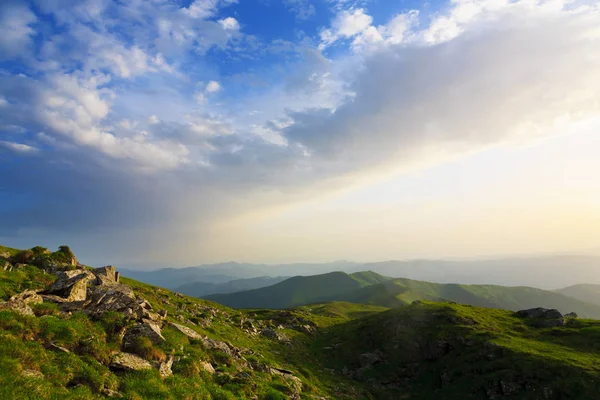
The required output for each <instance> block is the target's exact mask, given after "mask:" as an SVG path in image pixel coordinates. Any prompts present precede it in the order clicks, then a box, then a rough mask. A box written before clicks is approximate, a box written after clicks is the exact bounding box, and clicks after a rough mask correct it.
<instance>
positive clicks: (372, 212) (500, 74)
mask: <svg viewBox="0 0 600 400" xmlns="http://www.w3.org/2000/svg"><path fill="white" fill-rule="evenodd" d="M599 71H600V3H599V2H597V1H577V0H575V1H571V0H547V1H536V0H512V1H505V0H453V1H450V2H446V1H433V2H416V1H411V0H408V1H391V0H362V1H361V0H357V1H354V0H277V1H276V0H194V1H189V0H187V1H176V0H129V1H116V0H115V1H110V0H54V1H44V0H38V1H24V0H17V1H12V0H5V1H2V2H1V3H0V221H2V222H1V223H0V243H2V244H5V245H11V246H15V247H22V248H25V247H32V246H34V245H44V246H47V247H51V248H55V247H57V246H58V245H61V244H69V245H70V246H71V247H72V248H73V249H74V251H75V252H76V254H78V255H79V258H80V259H82V260H83V261H84V262H87V263H89V264H92V265H95V264H105V263H111V264H116V265H134V264H135V265H138V266H139V265H141V266H144V265H148V266H150V265H154V266H156V265H163V266H184V265H197V264H200V263H208V262H221V261H230V260H237V261H245V262H265V263H285V262H322V261H331V260H341V259H345V260H355V261H375V260H385V259H406V258H416V257H419V258H443V257H480V256H485V255H495V256H497V255H503V254H506V255H508V254H511V255H512V254H534V253H536V254H537V253H546V252H553V253H556V252H585V251H592V250H598V249H599V248H600V244H599V243H600V242H599V241H598V239H599V238H600V179H599V171H600V157H598V151H599V150H600V90H598V88H600V72H599Z"/></svg>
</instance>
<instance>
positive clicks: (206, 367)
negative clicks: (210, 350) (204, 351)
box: [200, 361, 215, 374]
mask: <svg viewBox="0 0 600 400" xmlns="http://www.w3.org/2000/svg"><path fill="white" fill-rule="evenodd" d="M200 367H201V368H202V369H203V370H205V371H206V372H208V373H209V374H214V373H215V368H214V367H213V366H212V364H211V363H209V362H206V361H202V362H200Z"/></svg>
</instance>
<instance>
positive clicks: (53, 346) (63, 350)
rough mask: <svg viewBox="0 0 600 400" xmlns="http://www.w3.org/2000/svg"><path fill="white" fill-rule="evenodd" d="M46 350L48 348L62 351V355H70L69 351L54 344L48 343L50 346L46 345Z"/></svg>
mask: <svg viewBox="0 0 600 400" xmlns="http://www.w3.org/2000/svg"><path fill="white" fill-rule="evenodd" d="M46 348H48V349H50V350H55V351H60V352H62V353H70V351H69V349H66V348H64V347H62V346H58V345H56V344H54V343H48V345H46Z"/></svg>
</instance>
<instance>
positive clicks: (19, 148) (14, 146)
mask: <svg viewBox="0 0 600 400" xmlns="http://www.w3.org/2000/svg"><path fill="white" fill-rule="evenodd" d="M0 146H1V147H4V148H7V149H9V150H12V151H14V152H16V153H35V152H37V151H39V149H38V148H36V147H33V146H29V145H26V144H22V143H15V142H8V141H5V140H0Z"/></svg>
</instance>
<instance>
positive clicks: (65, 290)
mask: <svg viewBox="0 0 600 400" xmlns="http://www.w3.org/2000/svg"><path fill="white" fill-rule="evenodd" d="M57 276H58V278H57V279H56V281H55V282H54V283H53V284H52V286H50V287H49V288H48V289H47V290H46V291H45V292H44V294H53V295H57V296H59V297H63V298H65V299H67V300H68V301H83V300H85V299H86V296H87V284H88V282H90V281H91V280H93V279H95V276H94V274H92V273H91V272H89V271H85V270H76V271H59V272H58V274H57Z"/></svg>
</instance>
